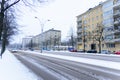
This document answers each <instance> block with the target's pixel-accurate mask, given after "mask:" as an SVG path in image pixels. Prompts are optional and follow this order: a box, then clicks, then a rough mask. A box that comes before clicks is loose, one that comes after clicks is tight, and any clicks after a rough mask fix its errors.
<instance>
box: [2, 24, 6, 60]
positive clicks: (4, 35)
mask: <svg viewBox="0 0 120 80" xmlns="http://www.w3.org/2000/svg"><path fill="white" fill-rule="evenodd" d="M2 36H3V37H2V47H1V58H2V55H3V53H4V52H5V49H6V42H7V29H6V26H4V28H3V35H2Z"/></svg>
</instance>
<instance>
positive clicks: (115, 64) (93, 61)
mask: <svg viewBox="0 0 120 80" xmlns="http://www.w3.org/2000/svg"><path fill="white" fill-rule="evenodd" d="M26 52H29V53H37V54H40V55H44V56H50V57H55V58H60V59H65V60H71V61H76V62H81V63H86V64H91V65H96V66H101V67H107V68H112V69H117V70H120V62H113V61H105V60H97V59H89V58H80V57H72V56H63V55H54V54H47V53H42V54H41V53H39V52H33V51H26ZM89 55H92V54H91V53H90V54H89ZM94 55H95V54H94ZM100 56H103V55H100ZM109 56H110V55H109ZM111 56H113V55H111ZM118 57H119V55H118Z"/></svg>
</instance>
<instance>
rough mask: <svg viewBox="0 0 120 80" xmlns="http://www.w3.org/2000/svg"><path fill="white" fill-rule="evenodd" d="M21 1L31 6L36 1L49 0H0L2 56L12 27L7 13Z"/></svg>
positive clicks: (43, 0)
mask: <svg viewBox="0 0 120 80" xmlns="http://www.w3.org/2000/svg"><path fill="white" fill-rule="evenodd" d="M20 1H22V2H23V3H24V4H25V5H26V6H29V5H32V4H34V2H39V3H44V2H45V1H48V0H0V42H2V44H1V45H2V50H1V56H2V54H3V53H4V51H5V46H6V43H7V41H8V39H7V38H8V37H7V32H8V31H9V29H10V27H8V26H9V24H6V20H5V13H6V12H7V10H8V9H9V8H11V7H13V6H14V5H16V4H17V3H19V2H20ZM6 19H7V18H6ZM7 22H8V23H11V22H9V21H7ZM8 28H9V29H8ZM12 29H13V28H12ZM10 30H11V29H10ZM11 33H12V32H11ZM12 34H13V33H12Z"/></svg>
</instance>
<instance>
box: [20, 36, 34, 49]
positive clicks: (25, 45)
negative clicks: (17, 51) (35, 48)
mask: <svg viewBox="0 0 120 80" xmlns="http://www.w3.org/2000/svg"><path fill="white" fill-rule="evenodd" d="M31 40H32V36H28V37H25V38H23V39H22V49H29V48H30V47H31Z"/></svg>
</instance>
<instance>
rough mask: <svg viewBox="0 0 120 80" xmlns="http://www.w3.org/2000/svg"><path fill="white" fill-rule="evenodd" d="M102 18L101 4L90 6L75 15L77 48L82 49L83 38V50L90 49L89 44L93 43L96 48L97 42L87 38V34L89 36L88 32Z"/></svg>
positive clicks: (100, 21)
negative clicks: (83, 11)
mask: <svg viewBox="0 0 120 80" xmlns="http://www.w3.org/2000/svg"><path fill="white" fill-rule="evenodd" d="M102 20H103V17H102V5H98V6H96V7H94V8H90V9H89V10H88V11H86V12H85V13H83V14H81V15H79V16H77V35H78V43H77V48H78V50H80V49H82V50H83V49H84V38H85V50H89V49H91V44H95V47H96V49H98V44H97V42H94V41H93V40H92V39H89V38H88V35H89V36H90V34H89V32H92V31H93V30H94V29H95V28H96V27H97V25H98V24H101V23H102ZM84 35H85V37H84Z"/></svg>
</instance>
